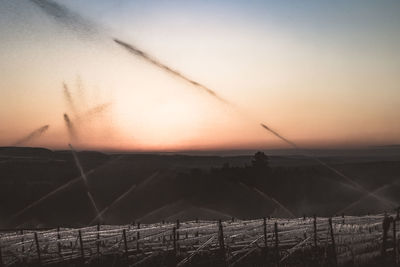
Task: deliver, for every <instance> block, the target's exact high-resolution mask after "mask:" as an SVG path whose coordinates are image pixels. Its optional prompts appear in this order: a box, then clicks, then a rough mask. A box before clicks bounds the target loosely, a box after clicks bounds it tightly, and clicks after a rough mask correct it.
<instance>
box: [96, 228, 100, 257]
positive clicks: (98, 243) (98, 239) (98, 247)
mask: <svg viewBox="0 0 400 267" xmlns="http://www.w3.org/2000/svg"><path fill="white" fill-rule="evenodd" d="M100 230H101V225H100V223H98V224H97V236H96V238H97V240H96V241H97V242H96V250H97V251H96V252H97V257H100Z"/></svg>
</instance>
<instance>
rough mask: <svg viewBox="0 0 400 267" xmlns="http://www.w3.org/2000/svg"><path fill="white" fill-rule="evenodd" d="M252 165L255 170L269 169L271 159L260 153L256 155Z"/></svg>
mask: <svg viewBox="0 0 400 267" xmlns="http://www.w3.org/2000/svg"><path fill="white" fill-rule="evenodd" d="M251 165H252V166H253V167H255V168H269V158H268V156H267V155H265V153H264V152H261V151H258V152H257V153H255V154H254V157H253V159H252V161H251Z"/></svg>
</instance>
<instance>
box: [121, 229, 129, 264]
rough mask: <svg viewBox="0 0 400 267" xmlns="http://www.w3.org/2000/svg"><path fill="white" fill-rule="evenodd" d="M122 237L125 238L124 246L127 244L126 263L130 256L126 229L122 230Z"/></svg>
mask: <svg viewBox="0 0 400 267" xmlns="http://www.w3.org/2000/svg"><path fill="white" fill-rule="evenodd" d="M122 238H123V239H124V246H125V257H126V263H128V260H129V257H128V241H127V240H126V230H125V229H123V230H122Z"/></svg>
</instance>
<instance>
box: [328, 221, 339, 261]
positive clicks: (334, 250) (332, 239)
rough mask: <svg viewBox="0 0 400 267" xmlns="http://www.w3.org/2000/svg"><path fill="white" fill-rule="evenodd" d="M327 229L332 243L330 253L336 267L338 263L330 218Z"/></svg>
mask: <svg viewBox="0 0 400 267" xmlns="http://www.w3.org/2000/svg"><path fill="white" fill-rule="evenodd" d="M329 229H330V232H331V241H332V251H333V260H334V266H335V267H336V266H337V264H338V263H337V255H336V245H335V235H334V233H333V225H332V218H329Z"/></svg>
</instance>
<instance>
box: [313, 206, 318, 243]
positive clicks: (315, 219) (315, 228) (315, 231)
mask: <svg viewBox="0 0 400 267" xmlns="http://www.w3.org/2000/svg"><path fill="white" fill-rule="evenodd" d="M317 242H318V241H317V215H315V214H314V246H315V247H317V246H318V243H317Z"/></svg>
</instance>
